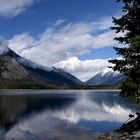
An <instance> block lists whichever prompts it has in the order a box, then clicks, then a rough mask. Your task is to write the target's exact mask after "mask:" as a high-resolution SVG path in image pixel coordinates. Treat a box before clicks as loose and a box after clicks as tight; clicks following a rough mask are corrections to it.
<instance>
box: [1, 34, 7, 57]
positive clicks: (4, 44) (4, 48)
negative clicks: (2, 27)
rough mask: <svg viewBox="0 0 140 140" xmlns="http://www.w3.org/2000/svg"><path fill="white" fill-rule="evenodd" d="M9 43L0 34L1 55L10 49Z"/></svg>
mask: <svg viewBox="0 0 140 140" xmlns="http://www.w3.org/2000/svg"><path fill="white" fill-rule="evenodd" d="M7 46H8V43H7V41H6V40H5V39H4V38H3V37H1V36H0V55H2V54H4V53H6V52H7V51H8V47H7Z"/></svg>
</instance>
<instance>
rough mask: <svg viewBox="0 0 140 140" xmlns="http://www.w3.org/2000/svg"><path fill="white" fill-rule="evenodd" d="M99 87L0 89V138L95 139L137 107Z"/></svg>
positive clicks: (7, 139) (113, 127) (114, 127)
mask: <svg viewBox="0 0 140 140" xmlns="http://www.w3.org/2000/svg"><path fill="white" fill-rule="evenodd" d="M118 93H119V91H111V90H110V91H103V90H101V91H98V90H89V91H88V90H74V91H73V90H1V91H0V140H94V138H95V137H97V136H99V135H101V134H104V133H107V132H111V131H113V130H115V129H117V128H119V127H120V126H121V125H122V124H123V123H124V122H125V121H126V120H127V119H128V118H129V117H128V116H129V114H130V113H135V112H136V111H138V109H137V108H136V107H135V106H133V105H132V104H130V103H129V102H128V101H127V100H125V99H123V98H121V97H120V96H119V95H118Z"/></svg>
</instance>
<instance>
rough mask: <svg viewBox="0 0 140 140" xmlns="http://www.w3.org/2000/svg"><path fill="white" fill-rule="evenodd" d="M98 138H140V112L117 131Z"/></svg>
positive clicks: (99, 139) (107, 139)
mask: <svg viewBox="0 0 140 140" xmlns="http://www.w3.org/2000/svg"><path fill="white" fill-rule="evenodd" d="M96 140H140V113H137V117H136V118H135V119H134V120H132V121H130V122H128V123H126V124H123V125H122V126H121V127H120V128H119V129H117V130H116V131H114V132H112V133H109V134H105V135H103V136H100V137H98V138H97V139H96Z"/></svg>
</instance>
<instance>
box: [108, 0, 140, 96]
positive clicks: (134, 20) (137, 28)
mask: <svg viewBox="0 0 140 140" xmlns="http://www.w3.org/2000/svg"><path fill="white" fill-rule="evenodd" d="M120 1H121V2H123V4H124V5H123V8H122V12H123V14H122V17H121V18H118V19H117V18H113V23H114V25H115V26H114V27H112V29H113V30H115V31H116V33H123V34H124V35H123V36H120V37H116V38H115V40H117V41H118V42H119V43H121V44H125V45H128V47H122V48H118V47H115V48H114V49H115V50H116V53H117V54H119V55H120V56H122V59H121V60H117V59H114V60H110V61H109V62H111V63H113V64H115V65H114V67H113V69H114V70H115V71H120V72H121V73H123V74H124V75H126V76H127V77H128V78H127V79H126V80H125V81H124V82H123V83H122V86H121V89H122V93H121V94H122V95H125V96H128V95H137V96H139V94H140V0H117V2H120Z"/></svg>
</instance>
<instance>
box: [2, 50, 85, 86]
mask: <svg viewBox="0 0 140 140" xmlns="http://www.w3.org/2000/svg"><path fill="white" fill-rule="evenodd" d="M7 82H9V83H12V82H14V83H15V82H17V83H38V84H46V85H57V86H58V85H61V86H65V85H67V86H76V85H81V84H83V83H82V82H81V81H80V80H79V79H77V78H76V77H74V76H73V75H71V74H70V73H68V72H65V71H64V70H60V69H56V68H48V67H43V66H41V65H38V64H35V63H33V62H32V61H30V60H27V59H25V58H22V57H20V56H19V55H17V54H16V53H15V52H14V51H12V50H10V49H9V50H8V51H7V52H6V53H4V54H1V55H0V83H7Z"/></svg>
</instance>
